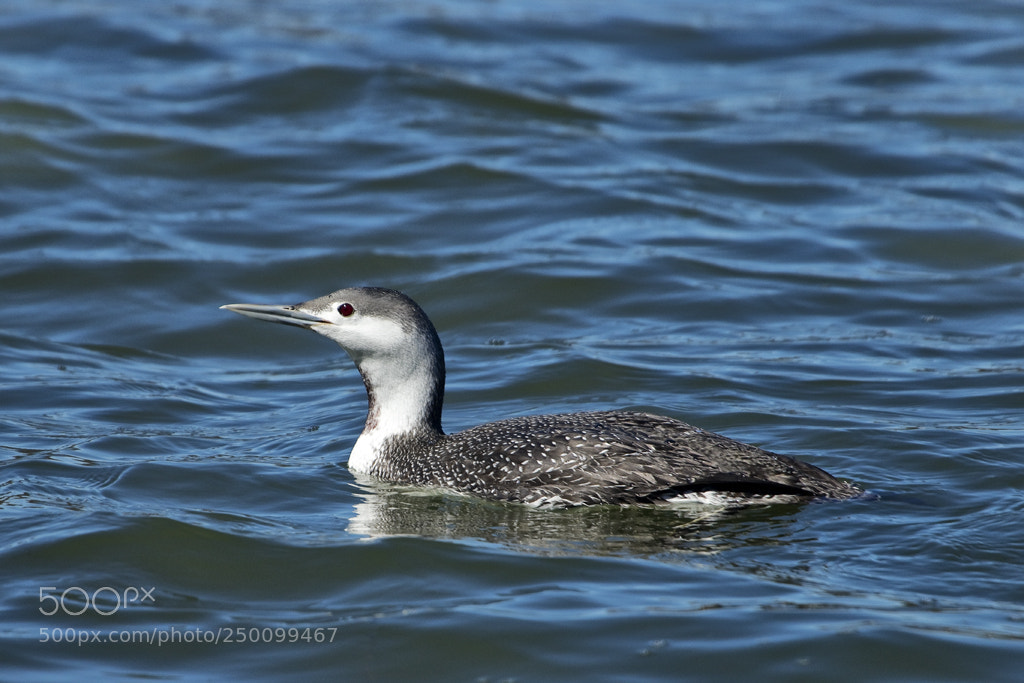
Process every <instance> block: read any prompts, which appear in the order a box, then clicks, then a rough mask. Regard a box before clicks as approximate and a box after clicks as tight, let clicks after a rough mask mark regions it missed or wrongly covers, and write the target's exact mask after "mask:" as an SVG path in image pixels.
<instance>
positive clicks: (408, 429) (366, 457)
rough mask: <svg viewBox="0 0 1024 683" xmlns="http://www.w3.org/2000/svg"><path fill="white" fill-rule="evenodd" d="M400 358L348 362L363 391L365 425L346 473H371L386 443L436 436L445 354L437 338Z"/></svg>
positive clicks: (427, 341)
mask: <svg viewBox="0 0 1024 683" xmlns="http://www.w3.org/2000/svg"><path fill="white" fill-rule="evenodd" d="M431 337H432V338H424V339H423V340H421V341H422V343H421V344H419V345H418V348H415V349H406V352H405V353H403V354H402V355H401V356H396V355H387V356H384V357H380V356H367V357H360V358H357V357H355V356H354V355H353V360H354V361H355V362H356V366H357V367H358V368H359V374H360V375H361V376H362V378H363V384H364V385H365V386H366V397H367V411H366V424H365V426H364V427H363V432H362V434H360V435H359V439H357V440H356V443H355V446H353V447H352V453H351V455H350V456H349V459H348V466H349V469H351V470H353V471H355V472H372V471H373V469H374V465H375V464H377V463H378V461H379V460H380V459H381V457H382V456H383V454H384V452H385V449H386V446H387V445H388V443H389V442H394V441H395V440H396V439H402V438H403V437H411V436H413V435H420V436H427V437H430V436H440V435H443V434H444V431H443V430H442V428H441V409H442V406H443V404H444V379H445V368H444V352H443V351H442V349H441V343H440V341H439V340H438V339H437V335H436V333H435V334H434V335H431Z"/></svg>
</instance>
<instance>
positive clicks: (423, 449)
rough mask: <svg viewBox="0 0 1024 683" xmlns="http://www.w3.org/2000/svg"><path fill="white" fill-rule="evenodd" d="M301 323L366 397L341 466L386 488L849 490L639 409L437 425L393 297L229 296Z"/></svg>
mask: <svg viewBox="0 0 1024 683" xmlns="http://www.w3.org/2000/svg"><path fill="white" fill-rule="evenodd" d="M225 308H229V309H230V310H234V311H235V312H238V313H242V314H243V315H248V316H251V317H255V318H258V319H262V320H269V321H272V322H282V323H286V324H290V325H298V326H300V327H307V328H309V329H312V330H313V331H315V332H319V333H320V334H323V335H324V336H327V337H329V338H331V339H333V340H334V341H336V342H337V343H338V344H340V345H341V346H342V348H344V349H345V350H346V351H347V352H348V353H349V355H350V356H351V357H352V359H353V361H355V363H356V365H357V367H358V368H359V371H360V374H361V375H362V377H363V382H364V384H365V385H366V389H367V394H368V398H369V410H368V414H367V420H366V426H365V428H364V430H363V433H362V435H361V436H360V438H359V440H358V441H357V443H356V446H355V447H354V448H353V452H352V455H351V456H350V459H349V465H350V467H351V468H352V469H354V470H356V471H362V472H366V473H368V474H372V475H374V476H377V477H379V478H381V479H385V480H388V481H392V482H396V483H404V484H413V485H418V486H431V487H440V488H446V489H451V490H454V491H461V492H464V493H470V494H475V495H478V496H482V497H486V498H491V499H496V500H503V501H513V502H520V503H526V504H528V505H534V506H538V507H570V506H576V505H600V504H613V505H631V504H666V503H671V502H675V501H677V500H687V499H693V500H700V499H702V498H703V497H705V496H707V495H709V494H715V496H716V499H717V500H722V499H728V500H730V501H732V502H734V503H743V502H792V501H798V500H806V499H810V498H836V499H842V498H850V497H853V496H856V495H858V494H859V493H860V491H859V490H858V489H857V488H856V487H854V486H852V485H850V484H848V483H846V482H843V481H841V480H839V479H836V478H834V477H833V476H832V475H830V474H828V473H827V472H825V471H823V470H821V469H819V468H817V467H815V466H813V465H809V464H807V463H805V462H802V461H799V460H795V459H793V458H790V457H787V456H784V455H778V454H776V453H772V452H770V451H766V450H763V449H760V448H757V447H755V446H751V445H748V444H745V443H741V442H739V441H734V440H732V439H729V438H727V437H724V436H721V435H719V434H714V433H711V432H707V431H704V430H702V429H699V428H697V427H693V426H691V425H688V424H686V423H684V422H680V421H678V420H674V419H672V418H668V417H664V416H661V415H653V414H650V413H639V412H627V411H606V412H588V413H572V414H561V415H535V416H525V417H517V418H512V419H507V420H501V421H498V422H491V423H488V424H484V425H480V426H478V427H473V428H471V429H467V430H465V431H461V432H456V433H454V434H445V433H444V430H443V429H442V428H441V406H442V403H443V397H444V377H445V369H444V353H443V350H442V348H441V343H440V341H439V340H438V337H437V333H436V331H435V330H434V327H433V324H432V323H431V322H430V320H429V319H428V318H427V316H426V314H424V313H423V311H422V309H420V308H419V306H418V305H417V304H416V303H415V302H413V301H412V300H411V299H409V298H408V297H406V296H405V295H404V294H401V293H399V292H395V291H393V290H387V289H380V288H355V289H346V290H339V291H338V292H334V293H333V294H329V295H327V296H324V297H320V298H318V299H313V300H311V301H308V302H306V303H303V304H299V305H297V306H265V305H253V304H231V305H229V306H226V307H225Z"/></svg>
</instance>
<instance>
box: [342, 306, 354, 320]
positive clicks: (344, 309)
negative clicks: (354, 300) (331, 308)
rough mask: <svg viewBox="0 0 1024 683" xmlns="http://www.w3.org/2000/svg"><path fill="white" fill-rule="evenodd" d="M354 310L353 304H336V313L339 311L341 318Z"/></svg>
mask: <svg viewBox="0 0 1024 683" xmlns="http://www.w3.org/2000/svg"><path fill="white" fill-rule="evenodd" d="M355 312H356V309H355V306H353V305H352V304H338V313H340V314H341V316H342V317H343V318H347V317H349V316H350V315H352V314H353V313H355Z"/></svg>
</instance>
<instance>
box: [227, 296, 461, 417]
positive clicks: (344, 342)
mask: <svg viewBox="0 0 1024 683" xmlns="http://www.w3.org/2000/svg"><path fill="white" fill-rule="evenodd" d="M221 308H225V309H227V310H229V311H234V312H235V313H240V314H242V315H245V316H249V317H250V318H256V319H257V320H266V321H269V322H276V323H283V324H285V325H295V326H298V327H304V328H306V329H309V330H312V331H314V332H316V333H317V334H322V335H323V336H325V337H327V338H329V339H332V340H334V341H335V342H336V343H337V344H338V345H339V346H341V347H342V348H343V349H345V351H347V352H348V354H349V356H351V358H352V360H353V361H354V362H355V364H356V367H358V368H359V372H360V374H361V375H362V377H363V382H364V384H365V385H366V390H367V394H368V396H369V403H370V406H369V414H368V416H367V430H371V429H373V428H374V427H375V426H376V423H377V422H378V421H380V420H385V421H388V422H390V423H392V424H390V425H389V428H390V429H393V430H394V429H397V428H398V427H399V426H401V425H402V424H404V423H407V422H409V423H412V424H410V425H409V427H410V428H415V427H422V426H427V427H429V428H432V429H436V430H437V431H440V430H441V406H442V403H443V400H444V376H445V369H444V352H443V350H442V349H441V341H440V339H438V336H437V331H436V330H435V329H434V325H433V323H431V322H430V319H429V318H427V315H426V313H424V312H423V309H421V308H420V307H419V306H418V305H417V304H416V302H415V301H413V300H412V299H410V298H409V297H407V296H406V295H405V294H402V293H401V292H398V291H395V290H393V289H384V288H382V287H353V288H350V289H339V290H338V291H336V292H334V293H332V294H328V295H326V296H321V297H319V298H316V299H311V300H309V301H306V302H304V303H301V304H295V305H291V306H279V305H266V304H228V305H226V306H221ZM424 421H425V422H426V424H425V425H424V424H417V423H422V422H424Z"/></svg>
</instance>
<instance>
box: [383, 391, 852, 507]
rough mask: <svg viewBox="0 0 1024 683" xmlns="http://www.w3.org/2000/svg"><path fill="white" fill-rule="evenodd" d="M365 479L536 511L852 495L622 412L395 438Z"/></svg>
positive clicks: (689, 430)
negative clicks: (526, 506)
mask: <svg viewBox="0 0 1024 683" xmlns="http://www.w3.org/2000/svg"><path fill="white" fill-rule="evenodd" d="M371 473H372V474H374V475H376V476H378V477H381V478H383V479H387V480H389V481H399V482H404V483H409V484H417V485H427V486H439V487H444V488H448V489H452V490H457V491H465V492H468V493H474V494H477V495H482V496H485V497H487V498H492V499H498V500H507V501H516V502H522V503H527V504H530V505H535V506H538V507H567V506H575V505H595V504H614V505H628V504H643V503H648V504H650V503H654V504H664V503H669V502H674V501H679V500H686V499H688V498H689V499H693V500H701V499H703V500H707V499H708V497H709V496H715V495H717V498H718V500H719V501H720V502H726V501H728V500H730V499H733V500H735V501H737V502H739V501H743V502H757V501H762V502H787V501H796V500H801V499H807V498H812V497H827V498H850V497H852V496H855V495H858V494H859V493H860V492H859V491H858V489H856V488H855V487H853V486H851V485H850V484H847V483H846V482H843V481H840V480H838V479H836V478H834V477H832V476H831V475H830V474H828V473H827V472H825V471H824V470H821V469H819V468H817V467H815V466H813V465H809V464H807V463H804V462H801V461H799V460H795V459H793V458H789V457H786V456H784V455H778V454H776V453H772V452H770V451H765V450H762V449H760V448H757V447H756V446H751V445H748V444H745V443H741V442H739V441H734V440H733V439H729V438H727V437H724V436H721V435H719V434H714V433H712V432H707V431H704V430H702V429H699V428H697V427H693V426H692V425H688V424H686V423H685V422H680V421H679V420H674V419H672V418H668V417H664V416H661V415H653V414H650V413H639V412H625V411H607V412H589V413H571V414H563V415H535V416H526V417H517V418H511V419H507V420H501V421H499V422H491V423H488V424H484V425H480V426H478V427H473V428H471V429H467V430H465V431H462V432H457V433H455V434H450V435H442V436H433V437H426V438H420V437H413V438H411V439H408V440H406V439H399V440H394V441H393V442H391V443H389V444H387V446H386V447H385V448H384V450H383V453H382V457H381V458H380V460H379V461H378V465H377V466H376V467H375V468H374V469H373V470H371Z"/></svg>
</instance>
